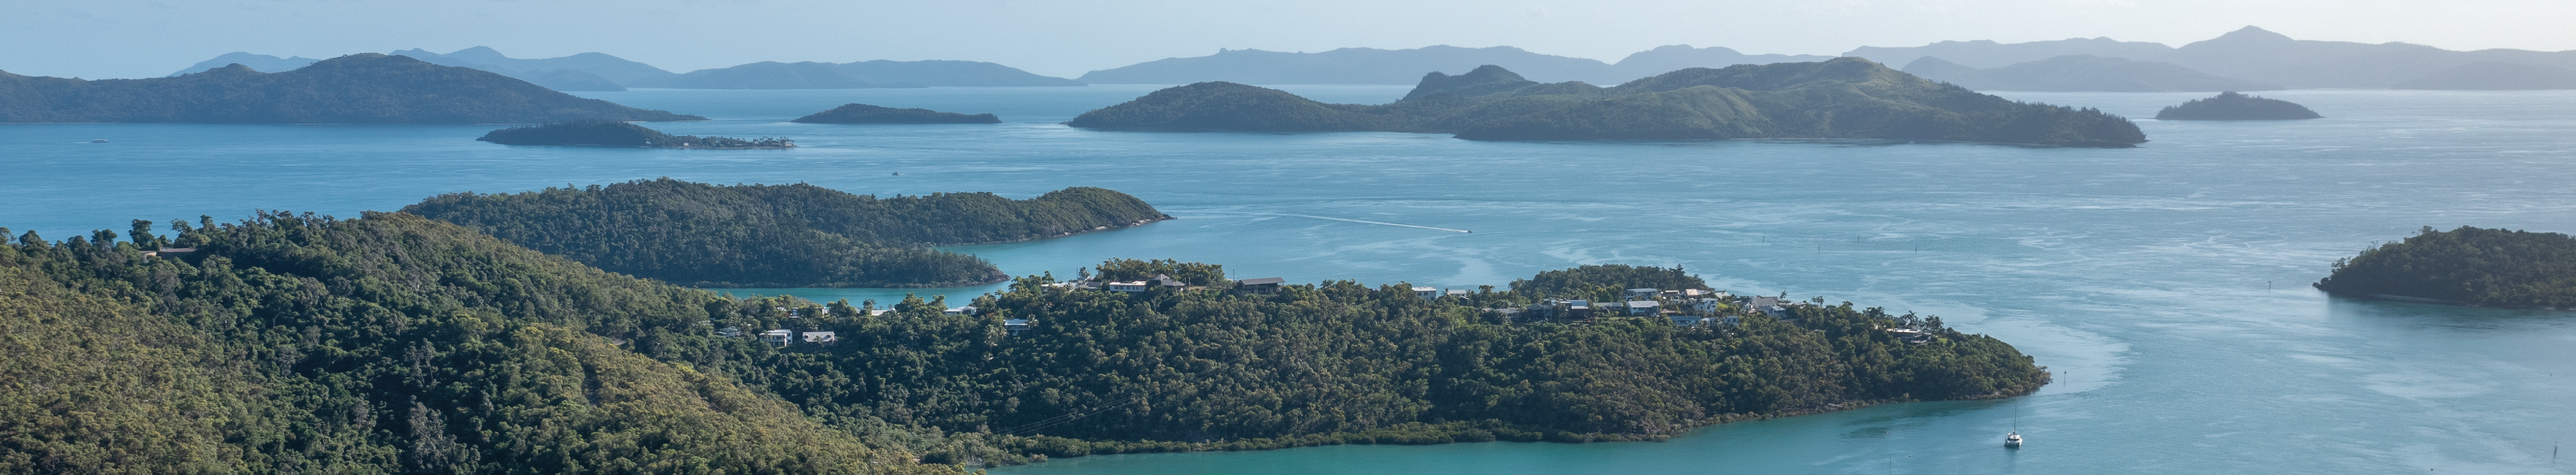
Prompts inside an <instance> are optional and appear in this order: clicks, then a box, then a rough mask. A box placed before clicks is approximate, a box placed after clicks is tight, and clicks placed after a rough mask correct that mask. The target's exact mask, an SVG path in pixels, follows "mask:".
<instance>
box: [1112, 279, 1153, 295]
mask: <svg viewBox="0 0 2576 475" xmlns="http://www.w3.org/2000/svg"><path fill="white" fill-rule="evenodd" d="M1109 291H1111V292H1143V291H1145V281H1142V280H1131V281H1113V282H1110V283H1109Z"/></svg>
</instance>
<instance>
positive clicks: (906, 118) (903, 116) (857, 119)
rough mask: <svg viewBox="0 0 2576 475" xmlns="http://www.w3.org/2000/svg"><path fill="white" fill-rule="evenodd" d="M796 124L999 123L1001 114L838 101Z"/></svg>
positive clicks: (799, 119)
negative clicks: (833, 105)
mask: <svg viewBox="0 0 2576 475" xmlns="http://www.w3.org/2000/svg"><path fill="white" fill-rule="evenodd" d="M789 122H796V123H800V124H999V123H1002V118H1001V117H995V116H994V115H992V114H959V113H955V112H940V111H935V110H930V109H897V108H892V107H879V106H872V105H867V104H842V105H841V106H840V107H834V108H832V109H831V110H826V111H822V112H816V113H813V114H812V115H807V116H804V117H798V118H796V120H792V121H789Z"/></svg>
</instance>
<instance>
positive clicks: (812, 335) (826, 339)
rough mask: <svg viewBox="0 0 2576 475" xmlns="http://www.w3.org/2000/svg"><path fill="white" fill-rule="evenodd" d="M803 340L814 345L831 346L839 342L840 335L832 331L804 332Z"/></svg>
mask: <svg viewBox="0 0 2576 475" xmlns="http://www.w3.org/2000/svg"><path fill="white" fill-rule="evenodd" d="M805 342H806V343H811V344H816V345H823V346H832V345H836V344H840V343H841V337H840V335H838V334H835V333H833V332H805Z"/></svg>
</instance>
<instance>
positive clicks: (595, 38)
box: [0, 0, 2576, 78]
mask: <svg viewBox="0 0 2576 475" xmlns="http://www.w3.org/2000/svg"><path fill="white" fill-rule="evenodd" d="M2571 19H2576V1H2569V0H2446V1H2390V0H2171V1H2166V0H1920V1H1888V0H1815V1H1681V0H1635V1H1605V0H1589V1H1553V0H1550V1H1519V2H1474V1H1458V0H1430V1H1400V0H1398V1H1389V0H1369V1H1353V0H1306V1H1299V2H1222V1H1204V0H1200V1H1179V0H937V1H817V0H616V1H609V0H444V1H421V0H406V1H395V0H78V1H59V0H0V70H7V71H9V72H13V73H19V74H27V75H47V76H79V77H86V78H106V77H152V76H160V75H164V74H169V73H170V72H172V71H176V70H178V69H180V68H182V67H185V66H187V65H189V64H191V63H195V62H197V61H202V60H205V59H207V58H211V57H214V56H215V55H218V54H223V53H228V52H233V51H248V52H253V53H262V54H273V55H279V56H290V55H292V56H305V57H313V58H327V57H332V56H338V55H342V54H348V53H356V52H385V51H391V50H396V49H409V48H427V49H429V50H431V51H437V52H441V53H444V52H448V51H453V50H457V49H463V48H466V47H470V46H491V47H494V48H498V49H500V50H501V51H502V52H503V53H507V54H509V55H510V56H512V57H521V58H531V57H553V56H561V55H566V54H572V53H580V52H586V51H598V52H603V53H608V54H613V55H617V56H620V57H624V58H627V59H632V60H636V61H642V62H645V63H649V64H652V65H655V66H660V67H662V68H663V69H669V70H672V71H675V72H686V71H689V70H693V69H700V68H712V67H724V66H731V65H735V64H741V63H748V62H754V61H831V62H847V61H858V60H868V59H894V60H917V59H964V60H977V61H993V62H998V63H1002V64H1006V65H1011V66H1015V67H1019V68H1021V69H1027V70H1029V71H1031V72H1036V73H1039V74H1046V75H1054V76H1064V77H1072V76H1077V75H1080V74H1082V73H1083V72H1085V71H1089V70H1094V69H1104V68H1111V67H1117V66H1123V65H1127V64H1132V63H1136V62H1140V61H1147V60H1153V59H1160V58H1166V57H1174V56H1200V55H1206V54H1209V53H1213V52H1215V51H1216V50H1217V48H1236V49H1243V48H1254V49H1266V50H1277V51H1322V50H1327V49H1333V48H1341V47H1361V46H1364V47H1376V48H1412V47H1420V46H1425V45H1434V44H1447V45H1455V46H1496V45H1509V46H1518V47H1521V48H1524V49H1528V50H1532V51H1537V52H1540V53H1547V54H1557V55H1566V56H1575V57H1585V58H1594V59H1601V60H1604V61H1617V60H1618V59H1619V58H1620V57H1622V56H1625V55H1627V54H1628V53H1631V52H1635V51H1639V50H1644V49H1647V48H1652V47H1655V46H1659V45H1668V44H1685V43H1686V44H1691V45H1695V46H1726V47H1731V48H1735V49H1737V50H1741V51H1744V52H1747V53H1806V54H1837V53H1841V52H1843V51H1848V50H1850V49H1851V48H1853V47H1856V46H1916V45H1922V44H1925V43H1930V42H1934V41H1941V40H1976V39H1991V40H1997V41H2005V42H2016V41H2034V40H2052V39H2064V38H2070V37H2095V36H2108V37H2111V38H2115V39H2120V40H2129V41H2154V42H2160V43H2166V44H2170V45H2175V46H2181V45H2182V44H2184V43H2189V42H2192V41H2198V40H2203V39H2208V38H2211V37H2214V36H2217V35H2219V34H2220V33H2225V32H2227V31H2229V30H2234V29H2236V28H2240V27H2243V26H2246V25H2257V26H2262V27H2264V28H2266V29H2270V30H2272V31H2277V32H2281V33H2283V34H2287V35H2290V36H2291V37H2295V38H2300V39H2319V40H2339V41H2362V42H2371V43H2378V42H2388V41H2404V42H2408V43H2417V44H2428V45H2433V46H2438V47H2443V48H2449V49H2482V48H2520V49H2533V50H2547V51H2557V50H2569V49H2576V28H2570V27H2569V26H2568V25H2567V23H2568V21H2569V20H2571Z"/></svg>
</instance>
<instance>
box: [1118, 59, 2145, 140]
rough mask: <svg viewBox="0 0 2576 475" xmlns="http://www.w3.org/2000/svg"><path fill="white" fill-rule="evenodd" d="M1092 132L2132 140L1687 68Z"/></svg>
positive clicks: (2099, 128)
mask: <svg viewBox="0 0 2576 475" xmlns="http://www.w3.org/2000/svg"><path fill="white" fill-rule="evenodd" d="M1068 124H1069V125H1072V126H1074V127H1084V128H1095V129H1143V130H1175V131H1229V130H1232V131H1386V132H1429V133H1450V134H1456V137H1458V138H1462V139H1470V140H1598V139H1639V140H1699V139H1750V138H1842V139H1893V140H1934V141H1967V142H1995V143H2016V144H2034V145H2054V146H2069V147H2111V148H2118V147H2132V146H2136V144H2139V143H2143V142H2146V135H2145V134H2143V133H2141V132H2139V131H2138V128H2137V125H2136V124H2132V123H2130V122H2129V120H2128V119H2125V118H2121V117H2119V116H2115V115H2110V114H2105V113H2103V112H2101V111H2099V110H2094V109H2076V108H2070V107H2061V106H2051V105H2045V104H2032V103H2021V102H2014V101H2012V100H2009V99H2004V98H2001V97H1995V96H1991V95H1985V94H1978V93H1976V92H1974V91H1970V90H1968V89H1966V88H1961V87H1958V86H1953V85H1947V84H1940V83H1935V82H1932V81H1927V80H1924V79H1922V78H1918V77H1915V76H1913V75H1909V74H1905V73H1903V72H1898V71H1896V70H1893V69H1888V68H1887V67H1886V66H1882V65H1879V64H1878V63H1873V62H1870V61H1868V60H1864V59H1859V58H1840V59H1834V60H1829V61H1822V62H1808V63H1777V64H1767V65H1737V66H1730V67H1726V68H1723V69H1709V68H1689V69H1682V70H1679V71H1673V72H1669V73H1664V74H1662V75H1658V76H1654V77H1649V78H1645V79H1639V80H1636V81H1631V82H1629V83H1627V84H1622V85H1619V86H1615V87H1606V88H1605V87H1599V86H1593V85H1590V84H1584V83H1581V82H1562V83H1552V84H1542V83H1538V82H1535V81H1529V80H1525V79H1522V78H1521V77H1520V75H1517V74H1513V73H1512V72H1511V71H1508V70H1505V69H1503V68H1501V67H1497V66H1490V65H1488V66H1484V67H1479V68H1476V69H1475V70H1474V71H1469V72H1468V73H1466V74H1461V75H1456V76H1451V75H1447V74H1442V73H1438V72H1433V73H1431V74H1429V75H1426V76H1424V77H1423V78H1422V81H1421V82H1420V83H1419V84H1418V85H1416V86H1414V89H1413V91H1412V92H1411V93H1409V94H1406V95H1405V97H1404V99H1403V100H1399V101H1396V102H1394V103H1390V104H1384V105H1375V106H1367V105H1352V104H1326V103H1322V102H1316V101H1314V100H1310V99H1306V98H1303V97H1298V96H1296V95H1294V94H1289V93H1287V92H1285V91H1279V90H1274V89H1267V88H1260V87H1254V86H1246V85H1242V84H1234V83H1227V82H1205V83H1198V84H1191V85H1185V86H1178V87H1173V88H1169V89H1164V90H1161V91H1155V92H1154V93H1152V94H1147V95H1146V96H1144V97H1141V98H1137V99H1136V100H1132V101H1128V102H1126V103H1123V104H1118V105H1114V106H1110V107H1105V108H1101V109H1099V110H1094V111H1091V112H1087V113H1084V114H1082V115H1081V116H1079V117H1076V118H1074V120H1073V121H1071V122H1068Z"/></svg>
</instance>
